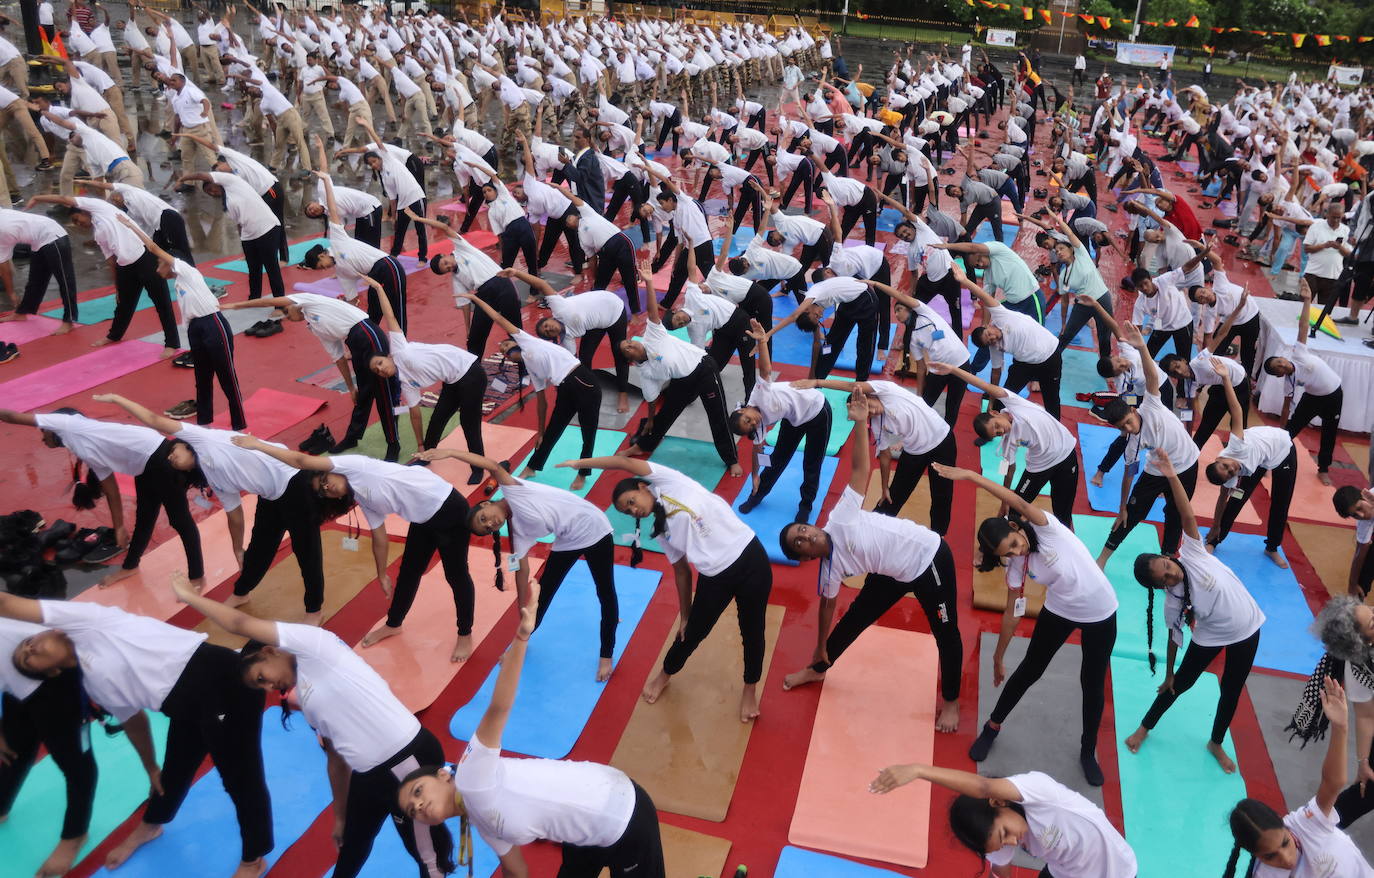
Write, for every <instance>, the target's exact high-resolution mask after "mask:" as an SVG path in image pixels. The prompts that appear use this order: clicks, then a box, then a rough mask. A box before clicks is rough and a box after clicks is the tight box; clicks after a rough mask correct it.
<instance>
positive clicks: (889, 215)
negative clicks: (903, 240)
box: [878, 207, 902, 232]
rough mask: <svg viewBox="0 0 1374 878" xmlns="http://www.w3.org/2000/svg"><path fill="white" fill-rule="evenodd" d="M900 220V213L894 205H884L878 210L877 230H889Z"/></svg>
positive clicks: (895, 226)
mask: <svg viewBox="0 0 1374 878" xmlns="http://www.w3.org/2000/svg"><path fill="white" fill-rule="evenodd" d="M901 221H902V215H901V213H899V212H898V210H897V208H895V207H884V208H883V209H882V210H880V211H878V231H880V232H890V231H892V230H893V229H895V228H897V224H898V223H900V222H901Z"/></svg>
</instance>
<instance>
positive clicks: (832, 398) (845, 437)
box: [768, 388, 854, 456]
mask: <svg viewBox="0 0 1374 878" xmlns="http://www.w3.org/2000/svg"><path fill="white" fill-rule="evenodd" d="M821 393H822V394H824V395H825V398H826V399H827V400H828V401H829V402H830V441H829V442H827V443H826V444H825V453H826V454H829V455H832V456H833V455H836V454H839V453H840V449H841V448H843V447H844V443H845V442H847V441H849V434H850V433H852V432H854V422H853V421H851V420H849V414H848V411H849V394H847V393H845V392H844V391H843V390H830V389H829V388H822V389H821ZM779 429H781V427H780V426H779V425H776V424H775V425H774V426H773V429H772V430H769V431H768V444H769V445H770V446H772V445H774V444H776V443H777V441H778V430H779ZM803 447H804V446H803ZM797 453H798V454H800V453H801V451H800V450H798V452H797Z"/></svg>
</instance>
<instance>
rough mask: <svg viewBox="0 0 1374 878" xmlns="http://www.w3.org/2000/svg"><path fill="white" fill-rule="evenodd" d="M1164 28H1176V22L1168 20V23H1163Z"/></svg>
mask: <svg viewBox="0 0 1374 878" xmlns="http://www.w3.org/2000/svg"><path fill="white" fill-rule="evenodd" d="M1164 26H1165V27H1178V22H1177V21H1175V20H1174V19H1172V18H1171V19H1169V20H1168V21H1166V22H1164Z"/></svg>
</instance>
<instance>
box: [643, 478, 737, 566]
mask: <svg viewBox="0 0 1374 878" xmlns="http://www.w3.org/2000/svg"><path fill="white" fill-rule="evenodd" d="M644 480H645V481H647V482H648V483H649V490H650V492H651V493H652V494H653V495H654V497H655V499H657V500H658V501H659V502H660V503H662V504H663V508H664V510H665V512H666V513H667V516H668V521H667V528H668V531H667V533H666V534H663V535H662V536H660V537H659V543H660V545H662V546H663V552H664V554H665V555H667V556H668V560H669V561H672V562H673V563H677V562H678V561H680V560H682V559H683V558H686V559H687V561H688V562H689V563H691V564H692V565H693V566H695V567H696V568H697V572H698V573H700V574H702V575H704V576H715V575H716V574H717V573H721V572H723V571H724V570H725V569H726V568H727V567H729V566H730V565H731V564H733V563H735V561H737V560H738V559H739V556H740V555H741V554H742V553H743V552H744V550H745V548H747V547H748V545H749V543H751V542H752V541H753V540H755V539H756V537H755V535H754V531H753V530H752V529H750V527H749V526H748V525H746V524H745V523H744V522H742V521H740V520H739V517H738V516H736V515H735V511H734V510H733V509H731V508H730V504H728V503H726V502H725V501H724V500H723V499H721V498H720V497H719V496H717V495H715V494H713V493H711V492H710V491H708V490H706V489H705V488H703V487H702V486H701V485H699V484H697V483H696V482H694V481H693V480H692V479H690V478H688V477H687V476H685V475H683V474H682V473H680V472H678V471H677V470H675V469H670V468H668V467H666V466H663V465H662V464H657V463H650V464H649V475H647V476H645V477H644Z"/></svg>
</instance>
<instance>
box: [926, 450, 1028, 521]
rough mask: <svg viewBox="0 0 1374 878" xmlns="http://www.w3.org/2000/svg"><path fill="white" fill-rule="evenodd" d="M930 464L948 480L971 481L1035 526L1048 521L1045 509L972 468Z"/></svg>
mask: <svg viewBox="0 0 1374 878" xmlns="http://www.w3.org/2000/svg"><path fill="white" fill-rule="evenodd" d="M931 466H932V467H934V468H935V471H936V472H938V473H939V474H940V475H942V476H944V477H945V478H947V479H949V480H950V481H954V482H972V483H973V485H974V487H977V488H982V489H983V490H984V491H987V492H988V493H989V494H991V495H992V496H994V497H996V498H997V499H998V500H999V501H1001V502H1002V503H1004V504H1005V505H1006V507H1007V508H1008V509H1010V510H1011V511H1013V512H1015V513H1016V514H1018V515H1020V516H1021V517H1022V518H1024V519H1025V520H1026V521H1028V522H1030V523H1031V524H1033V525H1036V526H1037V527H1038V526H1042V525H1045V524H1048V523H1049V519H1048V518H1046V517H1045V510H1043V509H1041V508H1040V507H1039V506H1036V505H1034V504H1032V503H1027V502H1026V501H1025V500H1022V499H1021V496H1020V495H1019V494H1017V493H1016V492H1015V491H1013V490H1012V489H1011V488H1008V487H1006V486H1004V485H999V484H997V483H996V482H994V481H993V480H992V479H989V478H986V477H984V476H983V475H981V474H979V473H976V472H973V471H972V470H967V469H963V468H961V467H957V466H946V465H945V464H943V463H933V464H931Z"/></svg>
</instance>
